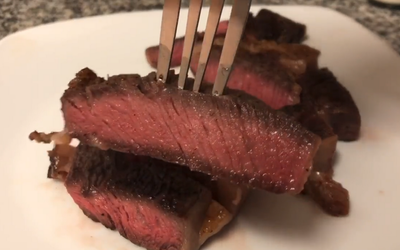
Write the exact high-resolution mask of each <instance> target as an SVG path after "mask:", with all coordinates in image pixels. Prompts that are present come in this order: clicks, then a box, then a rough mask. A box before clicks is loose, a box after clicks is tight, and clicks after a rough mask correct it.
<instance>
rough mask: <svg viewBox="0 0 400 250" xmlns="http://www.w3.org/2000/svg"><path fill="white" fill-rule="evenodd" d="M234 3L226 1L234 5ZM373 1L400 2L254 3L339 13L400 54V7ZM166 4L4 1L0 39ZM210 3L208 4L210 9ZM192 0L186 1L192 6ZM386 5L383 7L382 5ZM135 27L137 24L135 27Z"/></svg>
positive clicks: (154, 0)
mask: <svg viewBox="0 0 400 250" xmlns="http://www.w3.org/2000/svg"><path fill="white" fill-rule="evenodd" d="M232 1H233V0H226V4H231V3H232ZM370 1H389V2H400V0H253V5H256V4H270V5H315V6H323V7H327V8H331V9H334V10H337V11H339V12H341V13H343V14H345V15H347V16H349V17H351V18H353V19H354V20H356V21H357V22H359V23H361V24H362V25H364V26H365V27H367V28H368V29H369V30H371V31H373V32H375V33H376V34H377V35H379V36H381V37H382V38H383V39H384V40H385V41H387V43H388V44H389V45H390V46H392V47H393V48H394V49H395V50H396V51H397V52H398V53H400V10H398V9H399V6H400V4H397V6H394V7H393V6H391V7H390V8H382V7H377V6H376V5H372V4H371V3H370ZM163 2H164V1H163V0H0V39H1V38H3V37H4V36H6V35H8V34H10V33H13V32H16V31H18V30H23V29H26V28H29V27H33V26H37V25H40V24H44V23H51V22H56V21H60V20H67V19H72V18H81V17H87V16H94V15H105V14H111V13H118V12H129V11H134V10H146V9H160V8H162V5H163ZM209 2H210V0H205V5H208V3H209ZM188 3H189V0H183V6H188ZM381 5H382V4H381ZM133 25H134V24H133Z"/></svg>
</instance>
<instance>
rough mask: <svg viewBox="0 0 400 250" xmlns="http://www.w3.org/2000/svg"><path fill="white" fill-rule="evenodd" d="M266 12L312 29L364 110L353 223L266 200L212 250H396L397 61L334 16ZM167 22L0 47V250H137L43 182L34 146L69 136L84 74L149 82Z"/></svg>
mask: <svg viewBox="0 0 400 250" xmlns="http://www.w3.org/2000/svg"><path fill="white" fill-rule="evenodd" d="M259 9H260V7H259V6H257V7H253V8H252V10H253V11H258V10H259ZM270 9H271V10H273V11H276V12H278V13H281V14H283V15H285V16H288V17H289V18H292V19H294V20H297V21H300V22H302V23H305V24H306V25H307V26H308V34H309V37H310V38H309V40H308V41H307V43H308V44H310V45H312V46H314V47H316V48H318V49H320V50H322V57H321V65H323V66H329V68H330V69H332V70H333V71H334V72H335V73H336V75H337V76H338V78H339V79H340V81H342V82H343V83H344V84H345V85H346V87H347V88H348V89H349V90H350V91H351V93H352V95H353V97H354V99H355V101H356V103H357V105H358V107H359V108H360V111H361V114H362V121H363V124H362V137H361V139H360V141H358V142H354V143H347V144H346V143H339V147H338V152H339V155H340V157H339V162H338V164H337V166H336V179H337V180H339V181H340V182H341V183H343V184H344V186H345V187H347V188H348V189H349V191H350V195H351V214H350V216H348V217H346V218H333V217H330V216H327V215H325V214H324V213H322V212H321V211H320V210H319V209H318V208H317V207H316V206H315V205H314V204H313V203H312V202H309V201H307V200H305V199H303V198H299V197H288V196H276V195H270V194H266V193H261V192H260V193H257V194H255V195H253V196H252V197H251V198H250V200H249V202H248V204H247V205H246V207H245V209H244V211H243V213H241V215H240V216H239V218H238V220H237V221H236V222H235V223H234V225H233V227H231V230H229V231H228V233H224V234H223V235H222V236H221V237H219V238H218V240H213V241H212V242H211V243H210V244H207V245H206V247H205V248H204V249H230V250H235V249H237V250H243V249H249V250H264V249H274V250H287V249H295V250H313V249H315V250H321V249H324V250H340V249H346V250H347V249H351V250H358V249H360V250H361V249H362V250H377V249H384V250H397V249H400V238H399V232H400V214H399V212H400V198H399V197H400V196H399V191H398V190H400V181H399V176H400V165H399V160H398V158H397V157H399V152H400V112H399V111H398V109H399V107H400V58H399V57H398V55H397V54H396V53H395V52H394V51H393V50H392V49H390V48H389V47H388V46H387V45H386V44H385V43H384V42H382V41H381V40H380V39H378V38H377V37H376V36H375V35H373V34H372V33H371V32H369V31H368V30H366V29H364V28H363V27H362V26H360V25H359V24H357V23H355V22H354V21H352V20H351V19H349V18H347V17H345V16H343V15H341V14H339V13H337V12H334V11H331V10H328V9H324V8H318V7H294V6H293V7H291V6H288V7H271V8H270ZM229 12H230V9H229V8H226V9H225V11H224V14H223V18H224V19H226V18H228V16H229ZM186 13H187V12H186V11H184V12H183V13H182V14H183V15H182V16H183V18H181V25H180V28H179V31H178V32H179V35H182V34H183V33H184V25H183V24H184V23H185V17H186ZM205 13H206V11H203V14H205ZM204 17H205V16H204V15H203V19H202V22H201V24H200V29H203V28H204V27H205V18H204ZM160 20H161V12H160V11H150V12H136V13H128V14H118V15H111V16H102V17H95V18H87V19H81V20H72V21H67V22H61V23H56V24H51V25H46V26H41V27H37V28H33V29H29V30H26V31H23V32H19V33H17V34H14V35H11V36H9V37H7V38H5V39H4V40H2V41H1V42H0V111H1V115H2V117H3V118H2V119H3V122H2V123H1V126H2V127H1V131H0V135H1V140H2V143H1V144H0V154H1V158H0V163H1V165H0V171H1V174H0V190H2V192H0V200H1V202H2V203H1V207H0V223H1V226H0V249H4V250H6V249H7V250H8V249H10V250H11V249H12V250H22V249H24V250H25V249H40V250H71V249H79V250H89V249H96V250H112V249H115V250H127V249H138V248H137V247H136V246H134V245H132V244H131V243H129V242H128V241H127V240H125V239H123V238H122V237H120V236H119V235H118V233H115V232H111V231H109V230H107V229H105V228H103V227H102V226H101V225H100V224H96V223H94V222H91V221H90V220H89V219H87V218H86V217H85V216H84V215H83V214H82V212H81V211H80V209H79V208H78V207H77V206H76V205H75V204H74V203H73V201H72V199H71V198H70V197H69V195H68V194H67V193H66V190H65V188H64V187H63V186H62V185H61V184H59V183H55V182H54V181H51V180H48V179H46V172H47V166H48V165H49V161H48V158H47V156H46V150H48V149H50V146H49V145H38V144H35V143H33V142H30V141H29V140H28V134H29V132H31V131H32V130H35V129H38V130H41V131H52V130H60V129H62V127H63V121H62V117H61V113H60V111H59V109H60V102H59V98H60V96H61V95H62V93H63V90H64V89H65V88H66V87H67V83H68V82H69V80H70V79H72V78H73V77H74V74H75V73H76V72H77V71H79V70H80V69H81V68H83V67H86V66H87V67H90V68H92V69H93V70H95V71H96V72H97V73H98V74H99V75H102V76H106V75H107V74H110V75H112V74H119V73H140V74H147V73H148V72H149V71H151V68H150V67H149V66H148V65H147V63H146V60H145V56H144V50H145V48H146V47H147V46H150V45H154V44H157V42H158V34H159V24H160Z"/></svg>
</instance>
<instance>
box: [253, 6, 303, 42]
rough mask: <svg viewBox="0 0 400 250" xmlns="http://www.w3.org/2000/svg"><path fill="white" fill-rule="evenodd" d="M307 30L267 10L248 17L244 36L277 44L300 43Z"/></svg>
mask: <svg viewBox="0 0 400 250" xmlns="http://www.w3.org/2000/svg"><path fill="white" fill-rule="evenodd" d="M306 32H307V29H306V26H305V25H304V24H300V23H297V22H294V21H293V20H290V19H288V18H286V17H284V16H281V15H279V14H277V13H275V12H272V11H270V10H268V9H262V10H260V11H259V12H258V13H257V15H256V16H255V17H253V16H252V15H250V16H249V19H248V22H247V27H246V35H252V36H254V37H255V38H256V39H257V40H272V41H276V42H278V43H300V42H302V41H303V40H304V39H305V35H306Z"/></svg>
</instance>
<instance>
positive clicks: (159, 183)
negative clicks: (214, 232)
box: [65, 144, 230, 250]
mask: <svg viewBox="0 0 400 250" xmlns="http://www.w3.org/2000/svg"><path fill="white" fill-rule="evenodd" d="M187 172H189V170H188V169H187V168H184V167H181V166H174V165H173V164H169V163H165V162H163V161H159V160H154V159H151V160H149V157H141V156H135V155H131V154H124V153H119V152H115V151H112V150H107V151H103V150H100V149H98V148H95V147H90V146H85V145H82V144H80V145H79V146H78V148H77V152H76V155H75V159H74V162H73V165H72V168H71V170H70V172H69V175H68V177H67V180H66V182H65V186H66V188H67V190H68V192H69V194H70V195H71V196H72V198H73V200H74V201H75V202H76V203H77V205H78V206H79V207H80V208H81V209H82V210H83V212H84V213H85V214H86V215H87V216H89V217H90V218H91V219H93V220H94V221H97V222H101V223H102V224H103V225H104V226H106V227H107V228H110V229H113V230H114V229H116V230H118V232H119V233H120V234H121V235H122V236H124V237H126V238H127V239H129V240H130V241H132V242H133V243H134V244H137V245H139V246H142V247H144V248H146V249H149V250H153V249H154V250H159V249H182V250H191V249H198V248H199V246H200V245H201V244H202V243H203V242H204V240H205V239H204V238H201V235H205V233H204V232H203V231H204V230H203V231H202V228H203V224H204V223H205V219H206V216H207V213H209V212H208V210H209V208H210V206H211V204H212V200H211V193H210V191H209V190H208V189H207V188H205V187H203V186H202V185H201V184H200V183H198V182H197V181H194V180H192V179H191V178H187ZM213 207H214V208H213V209H214V210H215V209H216V210H218V211H220V212H221V208H222V207H221V206H220V205H218V204H214V205H213ZM222 210H223V211H222V213H223V214H225V213H224V212H225V211H226V210H224V209H223V208H222ZM226 216H230V215H229V213H227V214H226Z"/></svg>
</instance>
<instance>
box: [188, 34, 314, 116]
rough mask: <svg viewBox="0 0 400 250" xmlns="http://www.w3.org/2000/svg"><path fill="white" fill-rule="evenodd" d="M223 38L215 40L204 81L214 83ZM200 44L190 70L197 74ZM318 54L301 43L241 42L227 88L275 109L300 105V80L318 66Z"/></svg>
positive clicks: (196, 47)
mask: <svg viewBox="0 0 400 250" xmlns="http://www.w3.org/2000/svg"><path fill="white" fill-rule="evenodd" d="M223 43H224V39H223V38H216V39H215V41H214V46H213V47H212V50H211V53H210V58H209V61H208V64H207V68H206V72H205V74H204V81H205V82H209V83H212V82H214V80H215V78H216V76H217V72H218V66H219V60H220V57H221V53H222V46H223ZM200 52H201V43H198V44H197V45H196V46H195V48H194V51H193V57H192V61H191V65H190V69H191V71H192V72H193V74H196V73H197V68H198V60H199V58H200ZM318 57H319V51H317V50H315V49H312V48H310V47H308V46H306V45H300V44H285V45H283V44H277V43H275V42H270V41H260V42H254V41H249V40H247V39H245V40H242V42H241V43H240V48H239V50H238V51H237V53H236V56H235V61H234V65H233V69H232V71H231V75H230V77H229V80H228V83H227V86H228V87H229V88H231V89H238V90H243V91H245V92H246V93H248V94H250V95H253V96H255V97H257V98H259V99H260V100H262V101H264V102H265V103H266V104H267V105H269V106H270V107H272V108H273V109H280V108H282V107H285V106H290V105H295V104H298V103H299V102H300V93H301V90H302V89H301V87H300V85H299V84H298V83H297V80H296V79H297V78H298V77H300V76H301V75H302V74H304V73H305V72H306V70H308V69H315V68H317V67H318Z"/></svg>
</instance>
